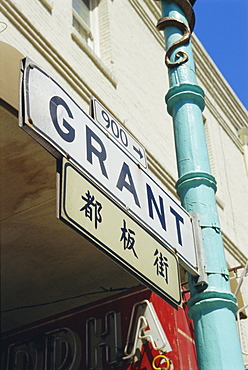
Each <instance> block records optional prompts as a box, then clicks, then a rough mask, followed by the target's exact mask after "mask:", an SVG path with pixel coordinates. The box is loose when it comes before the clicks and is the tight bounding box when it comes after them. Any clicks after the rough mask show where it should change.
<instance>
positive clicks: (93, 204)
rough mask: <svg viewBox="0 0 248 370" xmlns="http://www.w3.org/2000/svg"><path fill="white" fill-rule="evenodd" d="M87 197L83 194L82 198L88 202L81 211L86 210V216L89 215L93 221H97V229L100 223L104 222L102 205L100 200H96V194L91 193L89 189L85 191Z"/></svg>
mask: <svg viewBox="0 0 248 370" xmlns="http://www.w3.org/2000/svg"><path fill="white" fill-rule="evenodd" d="M85 195H86V196H85V197H84V196H83V195H82V196H81V198H82V199H83V200H84V201H85V202H86V203H85V205H84V206H83V207H82V208H81V209H80V211H84V212H85V217H89V219H90V220H91V221H94V223H95V229H97V226H98V223H101V222H102V216H101V214H100V213H101V209H102V205H101V203H100V202H98V201H97V200H95V197H94V195H91V194H90V191H89V190H88V191H87V193H85Z"/></svg>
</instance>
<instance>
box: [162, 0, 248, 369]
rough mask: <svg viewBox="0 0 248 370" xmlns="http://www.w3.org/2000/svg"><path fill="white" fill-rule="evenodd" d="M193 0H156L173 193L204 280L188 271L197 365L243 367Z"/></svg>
mask: <svg viewBox="0 0 248 370" xmlns="http://www.w3.org/2000/svg"><path fill="white" fill-rule="evenodd" d="M194 3H195V0H190V1H189V0H161V8H162V17H163V18H161V19H160V20H159V21H158V24H157V28H158V29H159V30H161V31H162V30H163V31H164V36H165V43H166V55H165V64H166V66H167V67H168V74H169V83H170V88H169V91H168V92H167V94H166V97H165V100H166V103H167V110H168V112H169V114H170V115H171V116H172V118H173V125H174V137H175V148H176V156H177V167H178V177H179V178H178V181H177V183H176V189H177V193H178V195H179V196H180V199H181V203H182V206H183V207H184V208H185V209H186V210H187V211H188V212H197V213H198V214H199V217H200V227H201V230H202V238H203V250H204V255H205V263H206V267H205V272H206V276H207V282H208V285H207V284H204V285H200V284H197V282H196V280H195V278H194V277H193V276H189V283H190V292H191V298H190V300H189V301H188V306H189V316H190V317H191V318H192V319H193V322H194V330H195V341H196V349H197V359H198V367H199V370H228V369H237V370H241V369H244V363H243V359H242V352H241V346H240V341H239V337H238V332H237V327H236V320H235V314H236V311H237V305H236V297H235V296H234V294H232V293H231V290H230V283H229V272H228V269H227V266H226V260H225V255H224V246H223V241H222V235H221V228H220V224H219V217H218V212H217V206H216V200H215V192H216V189H217V187H216V181H215V178H214V177H213V176H212V174H211V170H210V163H209V157H208V151H207V145H206V138H205V132H204V125H203V119H202V111H203V109H204V105H205V102H204V92H203V90H202V88H201V87H200V86H199V85H198V84H197V81H196V72H195V65H194V58H193V53H192V46H191V41H190V38H191V33H192V31H193V29H194V23H195V15H194V11H193V7H192V6H193V4H194Z"/></svg>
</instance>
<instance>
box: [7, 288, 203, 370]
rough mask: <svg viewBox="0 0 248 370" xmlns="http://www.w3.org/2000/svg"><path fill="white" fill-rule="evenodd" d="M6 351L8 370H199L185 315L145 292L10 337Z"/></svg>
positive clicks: (119, 297)
mask: <svg viewBox="0 0 248 370" xmlns="http://www.w3.org/2000/svg"><path fill="white" fill-rule="evenodd" d="M152 307H153V308H154V311H153V308H152ZM151 308H152V310H151ZM159 328H161V329H162V333H160V331H159V330H160V329H159ZM159 333H160V334H159ZM139 337H142V338H143V339H140V338H139ZM144 338H145V339H144ZM147 339H148V340H149V341H148V340H147ZM165 339H166V344H165V343H162V342H163V340H165ZM134 343H136V347H135V346H134ZM164 344H165V346H164ZM161 346H164V349H165V350H166V351H168V352H166V353H163V352H162V351H161V350H159V349H158V348H160V347H161ZM2 348H3V353H2V369H6V370H12V369H15V370H24V369H25V370H40V369H42V370H44V369H45V370H69V369H71V370H78V369H80V370H87V369H91V370H93V369H96V370H110V369H118V370H124V369H125V370H145V369H147V370H149V369H160V368H161V369H170V370H172V369H175V370H177V369H178V370H184V369H185V370H191V369H192V370H196V369H197V364H196V351H195V343H194V339H193V329H192V323H191V321H190V320H189V319H188V317H187V314H186V312H185V309H184V308H179V309H178V310H176V309H174V308H173V307H171V306H170V305H169V304H168V303H166V302H165V301H164V300H163V299H161V298H160V297H159V296H157V295H156V294H155V293H153V292H151V291H150V290H149V289H147V288H144V287H140V288H138V289H137V288H136V289H133V290H128V291H126V292H125V293H121V294H118V295H115V296H112V297H110V298H106V299H103V300H101V301H98V302H94V303H92V304H89V305H86V306H83V307H79V308H77V309H74V310H71V311H69V312H65V313H63V314H59V315H56V316H53V317H50V318H48V319H46V320H42V321H40V322H36V323H33V324H31V325H29V326H26V327H23V328H19V329H17V330H15V331H12V332H9V333H5V334H4V335H3V337H2ZM132 353H134V356H132ZM128 355H130V356H128ZM157 356H160V357H158V358H157V359H156V357H157ZM163 356H164V357H163Z"/></svg>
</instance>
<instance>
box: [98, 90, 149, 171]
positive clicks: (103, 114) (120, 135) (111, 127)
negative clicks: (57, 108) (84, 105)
mask: <svg viewBox="0 0 248 370" xmlns="http://www.w3.org/2000/svg"><path fill="white" fill-rule="evenodd" d="M91 117H92V118H94V119H95V120H96V121H97V122H98V123H100V124H101V125H102V126H103V127H105V128H106V129H107V130H108V132H109V133H110V135H112V136H113V137H114V138H115V139H116V141H117V142H118V143H119V144H120V145H121V146H122V147H123V148H124V149H125V150H126V151H127V152H128V153H129V155H131V156H133V158H134V159H135V160H137V161H138V162H139V163H140V164H141V165H142V166H143V167H144V168H147V163H146V153H145V149H144V148H143V146H142V145H141V144H140V143H139V142H138V141H137V140H136V139H135V138H134V137H133V136H132V135H131V134H130V133H129V132H128V131H127V130H126V129H125V128H124V127H123V125H121V124H120V123H119V122H118V121H117V120H116V119H115V118H114V117H113V116H112V114H111V113H109V111H108V110H107V109H106V108H105V107H104V106H103V105H102V104H101V103H100V102H99V101H98V100H97V99H96V98H94V97H92V98H91Z"/></svg>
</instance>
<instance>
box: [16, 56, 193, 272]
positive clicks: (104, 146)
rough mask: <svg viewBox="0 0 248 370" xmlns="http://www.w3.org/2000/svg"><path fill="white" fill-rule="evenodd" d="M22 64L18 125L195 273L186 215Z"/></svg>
mask: <svg viewBox="0 0 248 370" xmlns="http://www.w3.org/2000/svg"><path fill="white" fill-rule="evenodd" d="M23 64H24V66H25V67H24V70H23V72H21V81H22V84H21V86H22V87H21V94H20V98H21V99H20V100H21V104H20V116H19V124H20V126H21V128H22V129H23V130H25V131H27V132H28V133H29V135H31V136H33V137H34V138H35V140H37V141H38V142H39V143H40V144H41V145H42V146H44V147H45V148H46V149H47V150H48V151H49V152H50V153H51V154H53V155H54V156H55V157H61V156H65V157H67V158H70V161H71V162H72V163H73V164H74V165H75V166H77V167H78V168H79V169H80V170H82V171H83V172H84V173H85V174H86V175H87V176H88V177H90V178H91V179H92V180H93V181H94V182H95V183H96V184H98V185H99V186H100V187H101V189H102V190H104V191H105V192H106V193H108V194H109V195H110V196H111V197H113V198H114V199H115V200H116V201H117V202H119V203H120V204H121V205H122V206H124V207H126V208H127V209H128V211H129V212H130V214H131V215H132V216H134V217H136V218H137V220H138V221H139V222H141V223H142V224H143V225H144V226H145V227H146V228H148V229H149V230H151V231H152V232H154V233H155V234H156V235H157V236H158V237H160V238H161V239H162V241H163V242H164V243H166V245H167V246H168V247H169V248H171V250H172V251H174V250H175V249H176V251H177V254H178V257H179V260H180V263H181V264H182V265H183V266H184V267H185V268H186V269H187V270H189V271H190V272H191V273H192V274H195V275H197V271H196V266H197V262H196V255H195V248H194V240H193V231H192V223H191V218H190V215H189V214H188V213H187V212H186V211H185V209H184V208H183V207H182V206H180V205H179V204H178V203H176V202H175V201H174V200H173V199H172V198H171V197H170V196H169V194H168V193H167V192H166V191H165V189H163V188H162V187H161V186H159V185H158V184H157V183H156V182H155V181H154V179H153V178H152V177H151V176H150V175H149V174H148V173H147V171H145V170H144V169H143V168H142V166H140V165H139V166H138V165H137V160H134V159H133V157H132V156H129V155H128V154H127V152H126V150H124V149H123V148H122V147H121V146H120V145H119V144H117V143H116V140H115V138H114V137H112V135H111V136H110V135H109V134H108V131H107V130H106V129H105V128H104V127H103V126H102V125H100V124H99V123H98V122H96V121H94V120H93V119H92V118H91V117H90V116H89V115H88V114H87V113H86V112H85V111H84V110H83V109H81V108H80V107H79V106H78V105H77V103H76V102H75V101H74V100H73V99H72V98H71V97H70V96H69V95H68V94H67V92H66V91H65V90H64V89H63V88H62V87H61V86H60V85H59V84H58V83H57V82H56V81H55V80H54V79H53V78H52V77H51V76H49V75H47V73H46V72H45V71H43V70H42V69H40V68H39V67H38V66H36V65H34V64H33V63H32V62H31V61H30V60H28V59H26V60H24V61H23ZM37 86H39V87H40V88H37Z"/></svg>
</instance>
